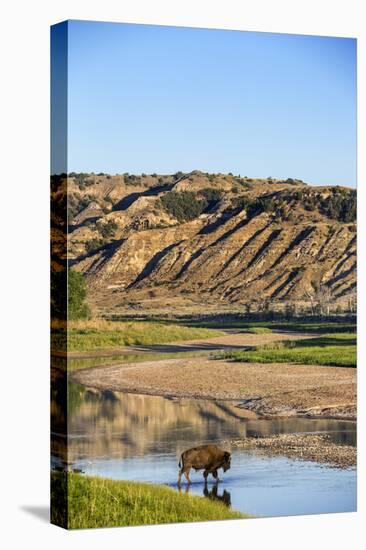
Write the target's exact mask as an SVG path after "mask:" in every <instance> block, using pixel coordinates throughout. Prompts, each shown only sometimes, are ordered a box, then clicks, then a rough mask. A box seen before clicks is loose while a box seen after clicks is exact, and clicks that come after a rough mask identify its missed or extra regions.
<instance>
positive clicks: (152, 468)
mask: <svg viewBox="0 0 366 550" xmlns="http://www.w3.org/2000/svg"><path fill="white" fill-rule="evenodd" d="M68 403H69V424H68V429H69V439H68V444H69V451H68V452H69V454H68V459H69V462H71V463H72V467H73V468H77V469H81V470H82V471H83V472H85V473H86V474H90V475H98V476H104V477H109V478H112V479H125V480H135V481H144V482H152V483H159V484H164V485H168V486H170V487H172V488H174V489H176V490H178V489H177V485H176V481H177V476H178V460H179V456H180V454H181V452H182V451H184V450H185V449H187V448H189V447H192V446H195V445H199V444H204V443H210V442H213V443H215V442H220V441H222V440H225V439H230V438H239V437H245V436H263V435H271V434H276V433H300V432H301V433H304V432H306V433H310V432H311V433H319V432H327V433H329V434H330V435H331V437H332V438H333V439H334V441H337V442H339V443H343V444H351V445H355V444H356V424H355V423H353V422H347V421H338V420H326V419H319V420H309V419H286V420H284V419H282V420H247V419H246V418H245V413H244V411H242V410H241V409H239V408H238V407H236V406H235V405H236V404H235V403H232V402H228V401H223V402H220V401H206V400H192V399H167V398H163V397H153V396H145V395H135V394H125V393H118V392H110V391H105V392H97V391H89V390H87V389H85V388H83V387H81V386H77V385H75V384H71V383H70V385H69V402H68ZM58 454H59V453H58V449H57V448H54V455H53V459H52V462H53V465H57V464H59V463H60V460H59V456H58ZM219 477H220V478H221V479H222V482H221V483H219V485H218V487H217V488H216V487H215V484H213V483H212V482H209V484H208V489H206V490H205V486H204V483H203V477H202V472H196V473H195V472H192V473H191V478H192V482H193V483H192V485H191V486H190V488H189V491H190V493H192V494H198V495H202V494H206V496H210V495H211V497H215V498H221V499H222V500H223V501H224V502H226V504H229V505H231V506H232V507H233V508H235V509H237V510H242V511H243V512H247V513H249V514H252V515H255V516H283V515H294V514H317V513H326V512H347V511H355V510H356V470H355V469H348V470H341V469H337V468H330V467H328V466H324V465H319V464H316V463H313V462H306V461H298V460H293V459H288V458H283V457H263V456H259V455H257V454H255V452H254V451H247V450H234V451H233V456H232V467H231V469H230V470H229V471H228V472H226V473H225V474H223V473H222V471H221V470H220V472H219ZM182 490H183V491H185V490H186V485H185V484H182Z"/></svg>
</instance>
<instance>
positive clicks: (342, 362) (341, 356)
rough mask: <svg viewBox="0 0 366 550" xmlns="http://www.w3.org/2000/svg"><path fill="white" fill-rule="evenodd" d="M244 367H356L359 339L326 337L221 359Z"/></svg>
mask: <svg viewBox="0 0 366 550" xmlns="http://www.w3.org/2000/svg"><path fill="white" fill-rule="evenodd" d="M220 357H221V358H225V359H233V360H234V361H241V362H244V363H298V364H303V365H331V366H335V367H356V359H357V357H356V335H355V334H350V333H334V334H325V335H324V336H321V337H318V338H310V339H308V340H300V341H297V342H294V341H287V342H286V341H285V342H276V343H273V344H268V345H266V346H258V347H257V348H254V349H253V350H248V351H228V352H226V353H224V354H223V355H221V356H220Z"/></svg>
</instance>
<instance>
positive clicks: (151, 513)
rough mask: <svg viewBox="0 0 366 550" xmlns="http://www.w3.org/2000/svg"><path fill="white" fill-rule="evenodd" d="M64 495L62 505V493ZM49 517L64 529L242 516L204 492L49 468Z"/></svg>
mask: <svg viewBox="0 0 366 550" xmlns="http://www.w3.org/2000/svg"><path fill="white" fill-rule="evenodd" d="M64 494H67V495H68V499H67V502H68V509H66V503H65V501H64V498H63V495H64ZM51 503H52V506H51V521H52V522H53V523H56V524H57V523H58V524H61V525H63V524H64V521H65V518H67V525H64V526H65V527H68V528H69V529H87V528H89V529H90V528H93V527H118V526H128V525H154V524H161V523H178V522H191V521H209V520H222V519H240V518H246V517H248V516H246V515H244V514H241V513H240V512H235V511H233V510H230V509H229V508H227V507H226V506H225V505H224V504H222V503H219V502H214V501H212V500H210V499H208V498H205V497H199V496H191V495H189V494H180V493H178V492H176V491H174V490H173V489H170V488H168V487H163V486H160V485H150V484H147V483H136V482H129V481H115V480H111V479H103V478H98V477H87V476H83V475H80V474H75V473H53V474H52V478H51Z"/></svg>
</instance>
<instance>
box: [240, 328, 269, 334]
mask: <svg viewBox="0 0 366 550" xmlns="http://www.w3.org/2000/svg"><path fill="white" fill-rule="evenodd" d="M245 332H249V333H250V334H270V333H271V332H273V330H272V329H271V328H269V327H249V328H248V329H247V330H246V331H245Z"/></svg>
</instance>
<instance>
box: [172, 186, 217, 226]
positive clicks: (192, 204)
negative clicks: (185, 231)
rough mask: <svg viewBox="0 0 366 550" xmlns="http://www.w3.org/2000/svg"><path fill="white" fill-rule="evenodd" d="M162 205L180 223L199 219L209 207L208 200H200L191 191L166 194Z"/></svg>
mask: <svg viewBox="0 0 366 550" xmlns="http://www.w3.org/2000/svg"><path fill="white" fill-rule="evenodd" d="M161 203H162V205H163V207H164V209H165V211H166V212H167V213H168V214H169V215H170V216H173V217H174V218H176V219H177V220H178V221H180V222H184V221H189V220H193V219H194V218H197V216H199V215H200V214H202V212H203V211H204V210H205V209H206V208H207V206H208V201H207V200H206V199H201V200H200V199H198V198H197V196H196V194H195V193H192V192H191V191H182V192H181V193H177V192H175V191H172V192H170V193H166V194H165V195H163V197H162V198H161Z"/></svg>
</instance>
